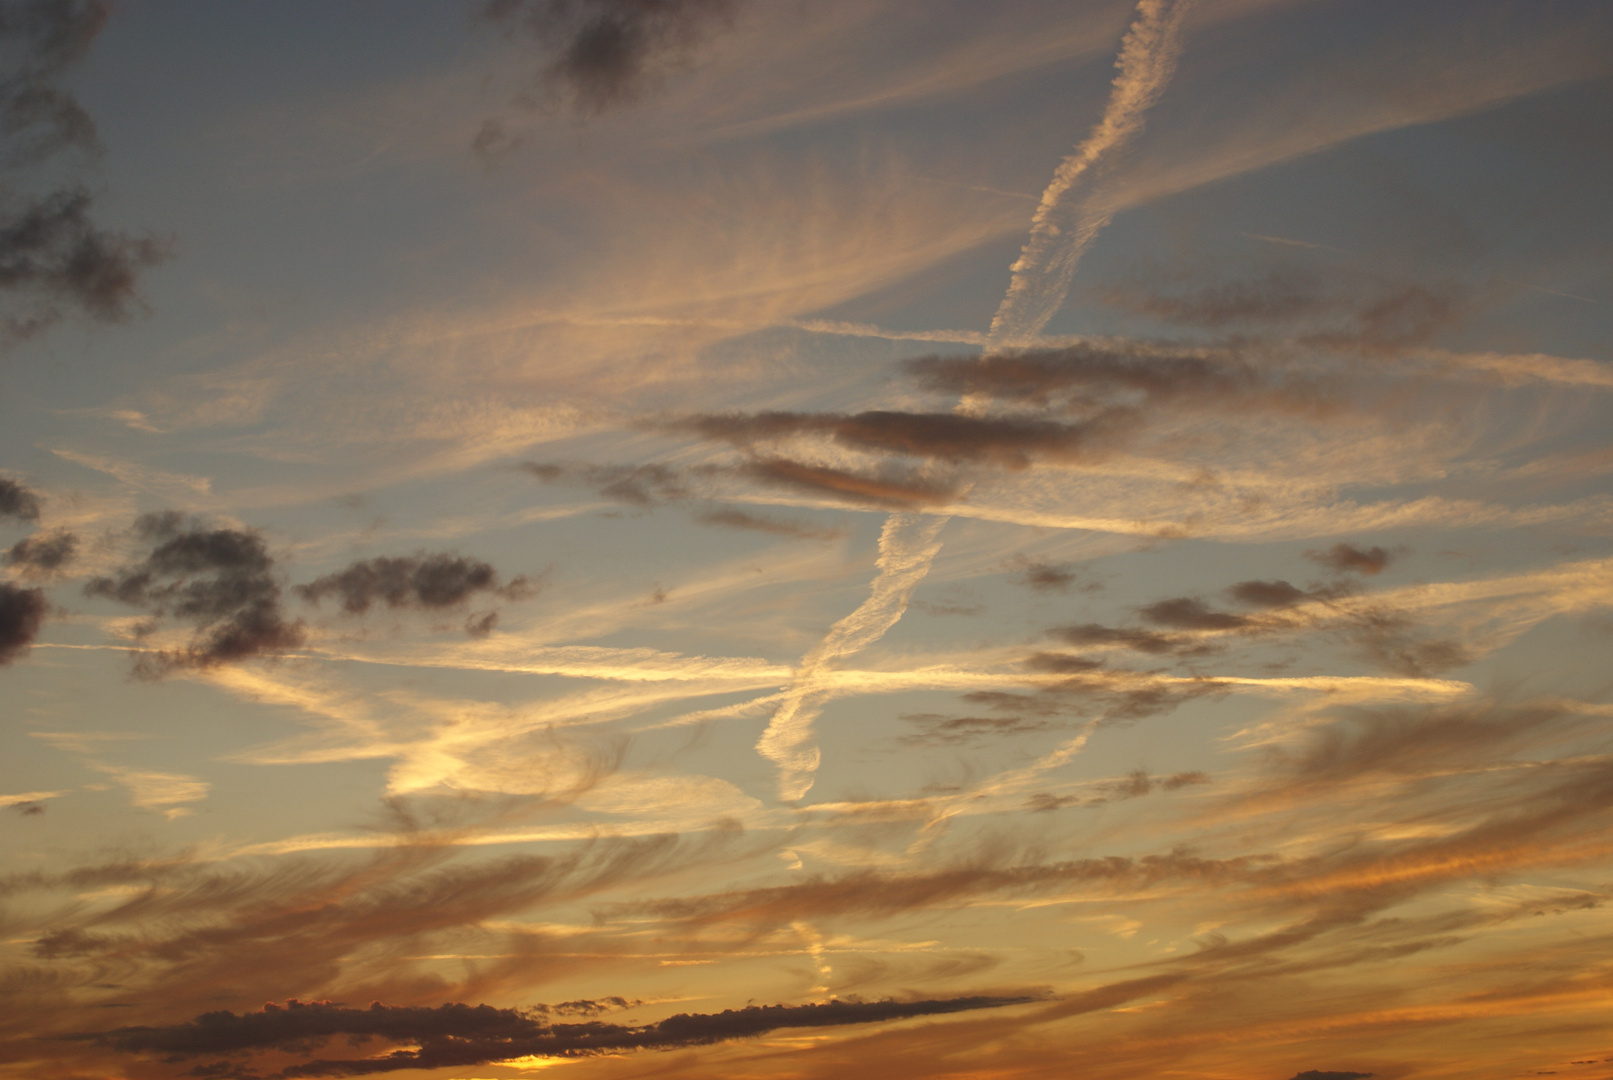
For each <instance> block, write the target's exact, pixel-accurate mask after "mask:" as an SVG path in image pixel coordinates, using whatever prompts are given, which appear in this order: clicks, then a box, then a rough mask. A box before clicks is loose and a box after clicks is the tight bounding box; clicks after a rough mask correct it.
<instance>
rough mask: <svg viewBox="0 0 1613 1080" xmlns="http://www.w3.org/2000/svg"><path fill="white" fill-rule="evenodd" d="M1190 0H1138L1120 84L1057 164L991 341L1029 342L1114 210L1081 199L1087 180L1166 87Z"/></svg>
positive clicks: (1015, 267) (1136, 128)
mask: <svg viewBox="0 0 1613 1080" xmlns="http://www.w3.org/2000/svg"><path fill="white" fill-rule="evenodd" d="M1187 6H1188V0H1138V4H1137V18H1136V20H1135V21H1134V22H1133V23H1132V24H1131V29H1129V30H1127V31H1126V36H1125V39H1124V40H1123V41H1122V42H1121V43H1120V56H1119V58H1118V59H1117V60H1116V61H1115V67H1117V68H1119V69H1120V73H1119V74H1118V75H1116V76H1115V80H1114V84H1113V86H1114V89H1113V90H1112V91H1111V92H1110V94H1109V104H1108V106H1107V107H1106V108H1105V109H1104V110H1103V117H1102V118H1101V119H1100V120H1099V121H1098V123H1097V125H1096V126H1094V127H1093V129H1092V133H1091V134H1090V135H1088V136H1087V137H1086V139H1085V140H1083V141H1082V143H1081V145H1079V146H1077V147H1076V148H1075V152H1074V153H1072V154H1071V155H1070V156H1069V157H1067V158H1065V159H1064V160H1063V161H1061V162H1060V163H1059V167H1058V169H1057V171H1055V172H1054V173H1053V182H1052V183H1050V184H1048V185H1047V190H1046V191H1044V192H1042V201H1041V204H1040V205H1039V206H1037V208H1036V216H1035V217H1034V218H1032V219H1031V234H1030V238H1029V239H1027V240H1026V241H1025V246H1024V247H1023V248H1021V249H1020V253H1019V258H1018V259H1016V260H1015V261H1014V265H1013V266H1012V267H1010V268H1009V269H1010V271H1011V273H1012V274H1013V277H1012V278H1011V279H1010V281H1009V283H1008V293H1007V295H1005V296H1004V297H1003V302H1002V304H1001V305H999V306H998V308H997V314H996V315H995V316H993V317H992V320H991V333H990V334H989V335H988V338H987V340H988V342H989V345H991V346H1003V345H1023V344H1026V343H1028V342H1029V341H1031V340H1034V339H1035V337H1036V336H1037V335H1038V334H1040V333H1041V332H1042V327H1044V326H1046V325H1047V321H1048V320H1049V319H1051V318H1052V317H1053V313H1054V312H1055V311H1057V310H1058V309H1059V305H1060V304H1062V303H1064V296H1065V294H1066V293H1067V292H1068V291H1069V288H1070V279H1071V278H1073V277H1074V276H1075V264H1076V263H1077V262H1079V261H1080V259H1081V255H1082V253H1084V252H1085V251H1086V249H1087V247H1088V246H1089V245H1090V244H1091V243H1092V241H1093V240H1094V239H1095V238H1096V237H1097V235H1098V233H1099V232H1101V231H1102V230H1103V227H1104V226H1105V225H1107V224H1109V219H1110V218H1111V217H1112V216H1113V214H1112V212H1111V211H1108V210H1104V209H1100V208H1098V207H1095V206H1093V205H1092V204H1091V203H1090V202H1076V201H1074V200H1073V199H1072V198H1071V197H1070V193H1071V191H1072V190H1074V189H1075V188H1077V187H1078V186H1081V185H1083V182H1084V181H1087V180H1089V179H1090V177H1091V176H1092V174H1093V173H1094V171H1095V170H1097V169H1098V167H1099V166H1100V165H1101V164H1102V163H1103V160H1104V158H1105V157H1106V156H1108V155H1109V154H1110V153H1111V152H1112V151H1114V149H1115V148H1116V147H1119V146H1121V145H1123V144H1124V143H1125V142H1126V141H1127V140H1128V139H1130V138H1131V137H1132V136H1133V135H1135V134H1136V133H1137V132H1139V131H1141V130H1142V126H1143V117H1144V116H1145V115H1146V114H1147V112H1148V109H1149V108H1150V107H1151V106H1152V105H1153V104H1154V102H1156V101H1158V100H1159V97H1160V95H1161V94H1163V93H1164V92H1165V84H1166V83H1168V82H1170V77H1171V73H1172V72H1174V71H1175V70H1176V58H1177V56H1178V55H1180V53H1181V25H1182V13H1183V12H1184V11H1185V10H1186V9H1187Z"/></svg>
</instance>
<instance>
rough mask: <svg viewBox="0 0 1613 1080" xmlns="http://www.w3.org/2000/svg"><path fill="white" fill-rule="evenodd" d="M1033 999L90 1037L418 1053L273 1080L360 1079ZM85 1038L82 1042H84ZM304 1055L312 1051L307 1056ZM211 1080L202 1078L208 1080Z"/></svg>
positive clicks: (219, 1018) (190, 1052)
mask: <svg viewBox="0 0 1613 1080" xmlns="http://www.w3.org/2000/svg"><path fill="white" fill-rule="evenodd" d="M1033 1000H1035V999H1033V998H1028V997H983V996H980V997H960V998H942V999H930V1000H918V1001H892V1000H885V1001H838V1000H832V1001H827V1002H823V1003H818V1004H810V1005H749V1006H746V1007H745V1008H742V1009H725V1010H723V1011H722V1012H720V1013H679V1014H677V1015H675V1016H669V1017H667V1018H666V1019H665V1020H661V1021H658V1022H656V1023H653V1024H643V1025H638V1026H630V1025H625V1024H608V1023H604V1022H601V1021H598V1020H591V1021H588V1022H585V1023H576V1024H551V1023H548V1022H547V1021H544V1020H540V1019H538V1018H537V1017H536V1016H533V1015H532V1014H530V1013H529V1012H524V1011H521V1010H516V1009H495V1008H493V1007H491V1006H488V1005H475V1006H472V1005H461V1004H450V1005H439V1006H437V1007H435V1008H425V1007H410V1006H401V1005H383V1004H381V1003H380V1002H375V1003H374V1004H372V1005H371V1006H370V1007H369V1008H367V1009H353V1008H345V1007H343V1006H340V1005H335V1004H332V1003H331V1002H327V1001H313V1002H302V1001H297V1000H295V999H293V1000H291V1001H288V1002H287V1003H286V1004H285V1005H284V1006H280V1005H275V1004H273V1003H270V1004H267V1005H265V1006H264V1007H263V1009H262V1010H260V1011H259V1012H255V1013H245V1014H243V1015H240V1016H237V1015H236V1014H234V1013H230V1012H213V1013H207V1014H204V1015H202V1016H200V1017H197V1019H196V1020H194V1021H192V1022H190V1023H188V1024H181V1025H176V1026H174V1027H168V1028H149V1027H148V1028H140V1027H133V1028H119V1029H117V1030H115V1031H110V1032H107V1033H105V1034H102V1035H96V1036H92V1037H93V1038H95V1039H96V1040H97V1041H99V1042H102V1043H104V1044H106V1045H109V1046H112V1047H114V1048H116V1049H119V1050H124V1051H130V1052H154V1053H160V1054H164V1055H170V1056H176V1057H199V1056H204V1055H212V1054H228V1053H238V1052H240V1051H250V1050H265V1049H272V1048H275V1047H281V1046H285V1045H287V1044H298V1043H301V1044H304V1045H307V1044H308V1043H310V1042H312V1041H314V1040H319V1041H323V1040H325V1039H328V1038H330V1037H332V1036H337V1035H343V1036H348V1037H349V1039H350V1040H351V1041H354V1042H362V1041H363V1040H365V1039H369V1038H379V1039H384V1040H386V1041H388V1042H392V1043H408V1044H415V1045H416V1046H417V1047H418V1048H417V1049H412V1050H394V1051H392V1052H391V1053H389V1054H386V1055H384V1056H381V1057H370V1058H342V1059H316V1060H312V1061H307V1062H303V1063H301V1064H297V1065H291V1066H288V1067H286V1068H285V1069H282V1070H281V1071H280V1072H279V1073H276V1074H275V1075H276V1076H277V1077H281V1078H285V1080H291V1078H293V1077H305V1076H364V1075H369V1074H373V1073H382V1072H393V1071H395V1070H398V1069H432V1068H445V1067H451V1066H464V1065H482V1064H489V1063H492V1062H498V1061H508V1060H510V1059H513V1058H523V1057H529V1056H536V1057H579V1056H585V1055H592V1054H603V1053H620V1052H623V1051H628V1050H667V1049H675V1048H678V1047H686V1046H704V1045H709V1044H711V1043H716V1042H725V1041H727V1040H730V1039H743V1038H752V1037H755V1036H757V1035H763V1034H766V1033H767V1032H770V1031H776V1030H778V1029H780V1028H798V1027H838V1026H840V1025H844V1024H868V1023H878V1022H882V1021H888V1020H901V1019H907V1018H911V1017H916V1016H943V1015H948V1014H951V1013H959V1012H966V1011H971V1010H975V1009H994V1008H1001V1007H1003V1006H1006V1005H1022V1004H1026V1003H1028V1002H1030V1001H1033ZM80 1037H81V1038H83V1037H85V1036H80ZM305 1052H306V1051H305ZM202 1075H206V1074H202Z"/></svg>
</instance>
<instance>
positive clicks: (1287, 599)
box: [1227, 581, 1311, 608]
mask: <svg viewBox="0 0 1613 1080" xmlns="http://www.w3.org/2000/svg"><path fill="white" fill-rule="evenodd" d="M1227 595H1228V596H1230V597H1232V599H1234V600H1236V601H1238V603H1240V604H1247V605H1248V606H1249V607H1256V608H1287V607H1293V606H1294V605H1295V604H1298V603H1302V602H1304V601H1306V600H1309V599H1311V594H1310V593H1308V592H1306V591H1305V590H1304V589H1301V588H1299V587H1297V586H1295V585H1290V584H1289V583H1288V582H1286V581H1240V582H1238V583H1237V584H1236V585H1234V586H1232V587H1231V588H1230V589H1228V590H1227Z"/></svg>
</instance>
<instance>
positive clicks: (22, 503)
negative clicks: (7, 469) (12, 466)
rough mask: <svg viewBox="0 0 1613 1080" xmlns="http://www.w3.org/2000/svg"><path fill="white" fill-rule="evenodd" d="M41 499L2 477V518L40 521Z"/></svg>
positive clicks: (0, 481) (0, 495) (0, 490)
mask: <svg viewBox="0 0 1613 1080" xmlns="http://www.w3.org/2000/svg"><path fill="white" fill-rule="evenodd" d="M40 501H41V500H40V498H39V496H38V495H37V494H35V493H34V492H32V491H29V490H28V489H27V488H25V487H23V486H22V485H21V484H19V483H17V482H16V481H15V480H9V479H7V478H6V477H4V476H0V517H14V518H21V519H22V520H24V521H38V520H39V511H40V509H41V507H40Z"/></svg>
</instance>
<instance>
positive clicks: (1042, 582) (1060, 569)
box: [1011, 556, 1102, 592]
mask: <svg viewBox="0 0 1613 1080" xmlns="http://www.w3.org/2000/svg"><path fill="white" fill-rule="evenodd" d="M1011 565H1013V566H1015V567H1017V568H1018V571H1019V572H1018V573H1017V574H1016V575H1015V578H1016V579H1017V580H1018V581H1019V583H1020V584H1021V585H1024V586H1025V587H1026V588H1028V589H1034V590H1035V591H1037V592H1055V591H1057V592H1067V591H1069V588H1070V586H1072V585H1074V584H1076V583H1077V582H1080V581H1081V572H1080V571H1079V570H1077V569H1076V568H1075V567H1073V566H1071V565H1069V564H1067V563H1046V562H1037V561H1036V560H1034V559H1027V558H1025V557H1024V556H1020V557H1019V558H1017V559H1015V560H1014V561H1013V563H1012V564H1011ZM1101 588H1102V586H1101V585H1099V584H1097V583H1096V582H1084V583H1082V585H1081V591H1082V592H1096V591H1098V590H1099V589H1101Z"/></svg>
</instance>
